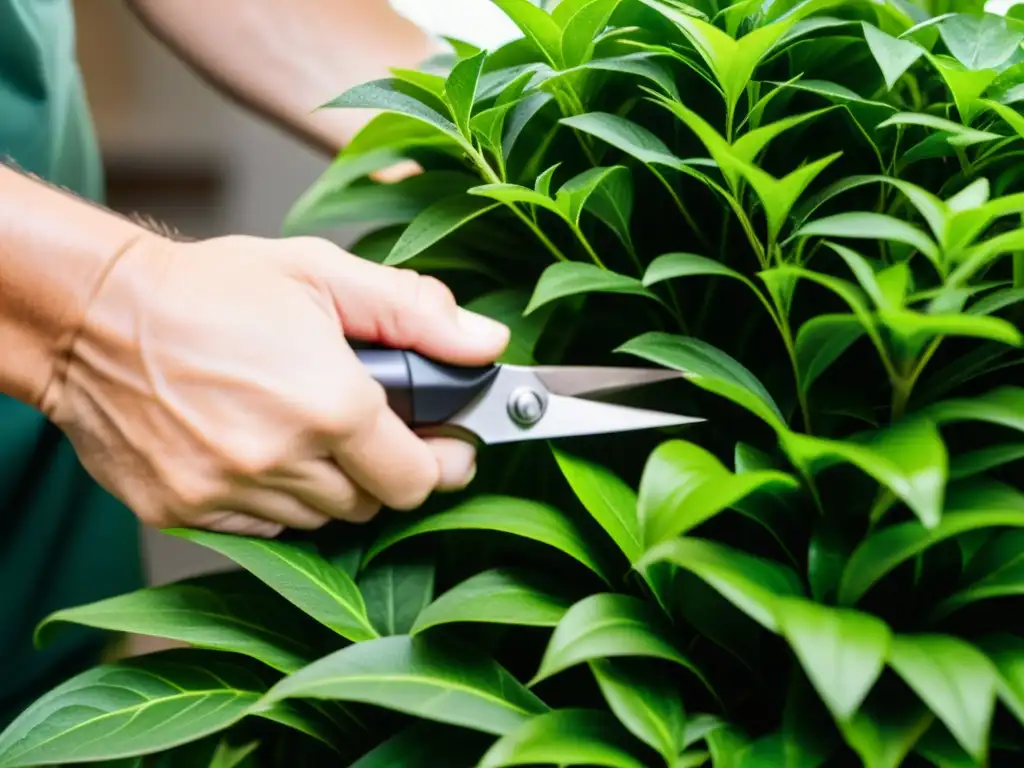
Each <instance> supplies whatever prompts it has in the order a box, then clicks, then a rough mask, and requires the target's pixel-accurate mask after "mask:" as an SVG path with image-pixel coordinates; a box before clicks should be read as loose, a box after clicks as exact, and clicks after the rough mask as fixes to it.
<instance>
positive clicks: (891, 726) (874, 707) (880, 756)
mask: <svg viewBox="0 0 1024 768" xmlns="http://www.w3.org/2000/svg"><path fill="white" fill-rule="evenodd" d="M933 722H935V716H934V715H933V714H932V713H931V712H930V711H929V710H928V708H927V707H926V706H924V705H923V704H922V703H921V702H920V700H918V699H917V698H916V697H915V696H914V695H913V694H912V693H911V692H909V691H906V690H905V689H897V690H896V691H885V692H877V695H876V696H871V697H869V698H868V700H867V702H866V703H865V704H864V706H862V707H861V709H860V710H859V711H858V712H857V713H856V714H854V716H853V717H852V718H851V719H850V720H849V722H845V723H842V724H841V726H842V731H843V735H844V736H845V738H846V741H847V743H848V744H849V745H850V746H851V747H853V749H854V750H855V751H856V752H857V754H858V755H859V756H860V757H861V759H862V760H863V761H864V767H865V768H900V766H902V765H904V759H905V758H906V756H907V755H908V754H909V753H910V751H911V750H912V749H913V748H914V745H915V744H916V743H917V742H918V740H919V739H920V738H921V736H922V735H924V733H925V731H927V730H928V727H929V726H930V725H931V724H932V723H933Z"/></svg>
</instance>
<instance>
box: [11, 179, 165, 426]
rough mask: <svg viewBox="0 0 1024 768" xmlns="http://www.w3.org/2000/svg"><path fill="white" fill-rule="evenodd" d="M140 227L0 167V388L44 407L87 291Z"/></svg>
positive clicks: (142, 233) (86, 303) (90, 293)
mask: <svg viewBox="0 0 1024 768" xmlns="http://www.w3.org/2000/svg"><path fill="white" fill-rule="evenodd" d="M146 232H147V230H146V229H145V228H143V227H141V226H139V225H136V224H134V223H133V222H131V221H128V220H127V219H123V218H121V217H119V216H116V215H115V214H113V213H110V212H108V211H106V210H104V209H102V208H100V207H98V206H95V205H93V204H91V203H88V202H86V201H83V200H79V199H77V198H75V197H74V196H72V195H71V194H70V193H65V192H63V191H61V190H57V189H54V188H52V187H50V186H48V185H47V184H45V183H43V182H41V181H38V180H36V179H33V178H30V177H28V176H25V175H23V174H21V173H20V172H18V171H15V170H13V169H11V168H9V167H7V166H5V165H2V164H0V351H2V353H0V393H2V394H5V395H8V396H10V397H14V398H15V399H17V400H21V401H22V402H25V403H27V404H29V405H32V406H34V407H37V408H43V407H44V404H43V396H44V392H45V390H46V387H47V385H48V384H49V382H50V381H52V380H53V376H54V373H55V371H56V368H57V366H59V365H60V361H61V358H62V354H63V352H64V351H65V350H66V349H67V346H68V344H70V341H71V337H72V336H73V334H74V331H75V329H76V328H77V327H78V325H79V323H80V322H81V318H82V316H83V315H84V313H85V311H86V307H87V306H88V303H89V299H90V296H91V295H92V293H93V291H94V290H95V288H96V287H97V286H98V285H99V283H100V282H101V281H102V279H103V275H104V274H105V272H106V270H107V268H108V266H109V265H110V263H111V262H112V260H113V259H115V258H116V256H117V254H118V253H119V252H120V251H122V250H123V249H125V248H126V247H127V246H129V245H130V244H131V243H132V242H133V241H134V240H135V239H137V238H138V237H139V236H140V235H145V234H146Z"/></svg>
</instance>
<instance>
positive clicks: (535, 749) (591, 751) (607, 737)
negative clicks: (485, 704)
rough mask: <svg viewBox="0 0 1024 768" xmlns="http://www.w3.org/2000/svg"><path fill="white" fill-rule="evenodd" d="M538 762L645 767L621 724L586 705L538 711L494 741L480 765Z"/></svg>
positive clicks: (488, 767) (502, 766) (495, 766)
mask: <svg viewBox="0 0 1024 768" xmlns="http://www.w3.org/2000/svg"><path fill="white" fill-rule="evenodd" d="M540 763H544V764H547V763H557V764H558V765H563V766H570V765H588V766H607V768H644V762H643V761H642V760H641V759H640V758H638V757H637V756H636V754H635V750H633V749H631V744H630V739H629V735H628V734H627V733H626V732H625V731H624V730H623V729H622V726H620V725H619V724H618V723H617V722H615V719H614V718H613V717H611V716H610V715H609V714H608V713H607V712H600V711H597V710H585V709H559V710H555V711H554V712H548V713H546V714H543V715H538V716H537V717H535V718H533V719H532V720H530V721H529V722H527V723H525V724H524V725H522V726H520V727H519V728H518V729H517V730H515V731H513V732H511V733H509V734H507V735H505V736H504V737H503V738H501V739H499V740H498V741H496V742H495V743H494V745H493V746H492V747H491V748H490V749H489V750H488V751H487V753H486V754H485V755H484V756H483V758H482V759H481V760H480V764H479V768H506V766H518V765H537V764H540Z"/></svg>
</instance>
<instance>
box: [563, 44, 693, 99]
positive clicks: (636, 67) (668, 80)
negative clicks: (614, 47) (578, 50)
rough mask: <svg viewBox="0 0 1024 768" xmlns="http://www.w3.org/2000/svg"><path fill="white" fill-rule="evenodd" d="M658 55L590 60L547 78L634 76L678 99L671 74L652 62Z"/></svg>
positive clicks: (629, 55)
mask: <svg viewBox="0 0 1024 768" xmlns="http://www.w3.org/2000/svg"><path fill="white" fill-rule="evenodd" d="M658 55H659V54H658V52H656V51H654V52H652V51H640V52H639V53H627V54H625V55H623V56H609V57H607V58H601V59H591V60H590V61H588V62H586V63H584V64H580V65H579V66H577V67H572V68H570V69H566V70H562V71H561V72H555V73H553V74H552V76H551V77H550V78H549V81H551V82H554V81H557V80H558V79H560V78H562V77H565V76H568V75H572V74H574V73H577V72H589V71H600V72H617V73H620V74H627V75H635V76H636V77H640V78H643V79H645V80H650V81H651V82H652V83H654V84H655V85H657V86H658V87H659V88H661V90H663V91H664V92H665V93H666V94H667V95H669V96H672V97H673V98H679V90H678V88H677V87H676V82H675V80H674V79H673V77H672V73H671V72H669V71H668V69H666V68H665V67H663V66H662V65H660V64H658V63H657V62H655V61H654V58H655V57H656V56H658Z"/></svg>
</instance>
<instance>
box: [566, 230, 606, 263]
mask: <svg viewBox="0 0 1024 768" xmlns="http://www.w3.org/2000/svg"><path fill="white" fill-rule="evenodd" d="M569 226H570V227H572V231H573V233H574V234H575V235H576V238H577V239H578V240H579V241H580V243H582V245H583V248H584V249H585V250H586V252H587V255H588V256H590V259H591V261H593V262H594V263H595V264H596V265H597V266H599V267H600V268H601V269H608V267H607V266H605V263H604V262H603V261H601V257H600V256H598V255H597V251H595V250H594V246H592V245H591V244H590V241H589V240H587V236H586V235H584V234H583V230H582V229H580V227H579V225H578V224H573V223H571V222H570V224H569Z"/></svg>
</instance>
